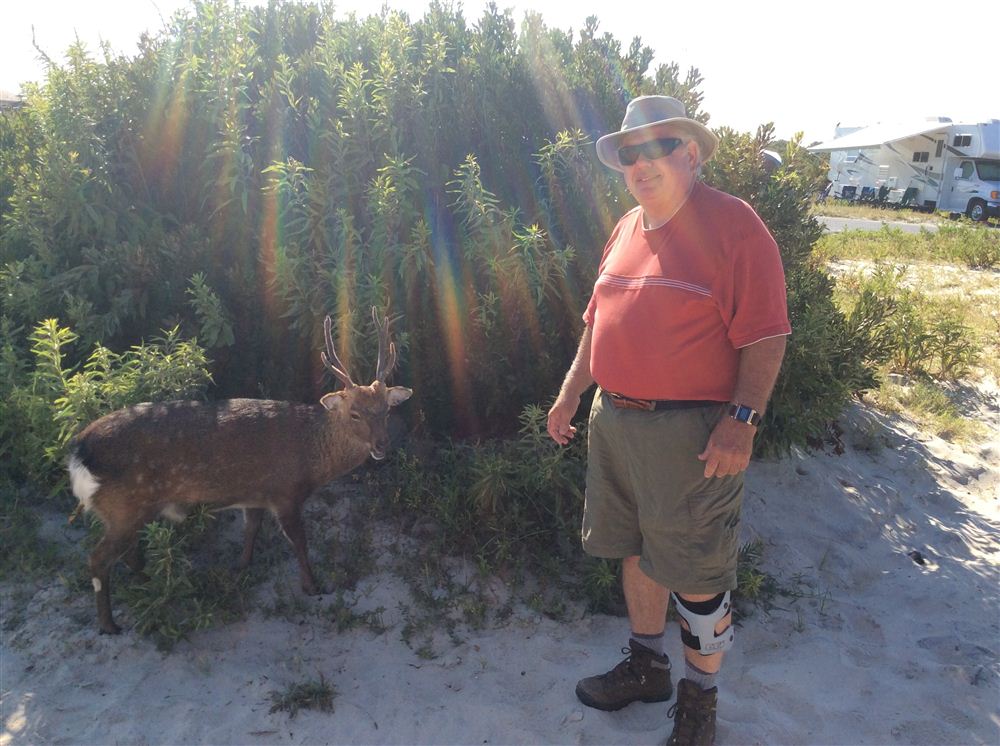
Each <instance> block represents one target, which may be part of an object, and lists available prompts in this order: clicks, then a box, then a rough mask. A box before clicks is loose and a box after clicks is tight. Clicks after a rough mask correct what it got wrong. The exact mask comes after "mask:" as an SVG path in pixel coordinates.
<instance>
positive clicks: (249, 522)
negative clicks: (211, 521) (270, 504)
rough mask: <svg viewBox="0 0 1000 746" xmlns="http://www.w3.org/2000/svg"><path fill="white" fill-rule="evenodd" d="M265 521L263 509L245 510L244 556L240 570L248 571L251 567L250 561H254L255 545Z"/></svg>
mask: <svg viewBox="0 0 1000 746" xmlns="http://www.w3.org/2000/svg"><path fill="white" fill-rule="evenodd" d="M263 519H264V509H263V508H244V509H243V554H241V555H240V564H239V568H240V570H246V569H247V568H248V567H249V566H250V560H252V559H253V545H254V542H255V541H256V540H257V532H258V531H260V523H261V521H262V520H263Z"/></svg>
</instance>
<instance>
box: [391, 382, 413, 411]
mask: <svg viewBox="0 0 1000 746" xmlns="http://www.w3.org/2000/svg"><path fill="white" fill-rule="evenodd" d="M411 396H413V389H408V388H406V387H405V386H392V387H390V389H389V393H388V395H387V398H388V400H389V406H390V407H395V406H396V405H397V404H402V403H403V402H404V401H406V400H407V399H409V398H410V397H411Z"/></svg>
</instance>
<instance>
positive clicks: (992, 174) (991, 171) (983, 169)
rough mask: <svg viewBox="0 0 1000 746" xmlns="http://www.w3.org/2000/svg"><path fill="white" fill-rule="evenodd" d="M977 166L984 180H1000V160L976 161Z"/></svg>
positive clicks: (980, 176)
mask: <svg viewBox="0 0 1000 746" xmlns="http://www.w3.org/2000/svg"><path fill="white" fill-rule="evenodd" d="M976 168H977V169H978V171H979V178H980V179H982V180H983V181H1000V161H976Z"/></svg>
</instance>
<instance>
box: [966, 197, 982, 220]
mask: <svg viewBox="0 0 1000 746" xmlns="http://www.w3.org/2000/svg"><path fill="white" fill-rule="evenodd" d="M965 214H966V215H967V216H968V218H969V220H974V221H976V222H977V223H981V222H982V221H984V220H986V203H985V202H983V201H982V200H981V199H974V200H971V201H970V202H969V207H968V208H967V209H966V211H965Z"/></svg>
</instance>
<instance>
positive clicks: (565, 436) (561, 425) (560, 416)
mask: <svg viewBox="0 0 1000 746" xmlns="http://www.w3.org/2000/svg"><path fill="white" fill-rule="evenodd" d="M579 406H580V397H579V396H578V397H576V399H575V400H573V399H572V398H571V397H564V396H563V395H562V394H560V395H559V398H558V399H556V403H555V404H553V405H552V409H550V410H549V423H548V430H549V436H550V437H551V438H552V440H554V441H555V442H556V443H558V444H559V445H561V446H564V445H566V444H567V443H569V442H570V441H571V440H572V439H573V436H574V435H576V428H575V427H573V426H572V425H571V424H569V422H570V420H572V419H573V415H574V414H576V410H577V408H578V407H579Z"/></svg>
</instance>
